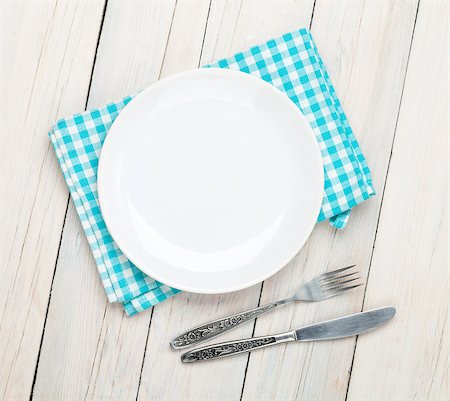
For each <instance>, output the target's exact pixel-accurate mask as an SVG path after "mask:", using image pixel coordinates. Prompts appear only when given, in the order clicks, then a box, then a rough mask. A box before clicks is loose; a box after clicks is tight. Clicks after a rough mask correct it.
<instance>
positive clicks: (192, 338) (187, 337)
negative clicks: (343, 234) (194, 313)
mask: <svg viewBox="0 0 450 401" xmlns="http://www.w3.org/2000/svg"><path fill="white" fill-rule="evenodd" d="M353 267H355V265H352V266H347V267H343V268H342V269H338V270H333V271H331V272H328V273H324V274H321V275H319V276H316V277H314V278H312V279H310V280H308V281H307V282H306V283H304V284H303V285H302V286H301V287H300V288H299V289H298V290H297V292H296V293H295V294H294V295H293V296H291V297H289V298H286V299H283V300H281V301H276V302H272V303H271V304H267V305H263V306H260V307H258V308H255V309H250V310H247V311H245V312H241V313H237V314H235V315H231V316H227V317H224V318H221V319H218V320H215V321H212V322H209V323H206V324H203V325H201V326H198V327H196V328H194V329H192V330H189V331H187V332H186V333H183V334H181V335H180V336H178V337H177V338H175V339H174V340H172V341H171V343H170V345H171V346H172V348H174V349H182V348H186V347H189V346H191V345H193V344H198V343H200V342H202V341H206V340H209V339H211V338H213V337H216V336H218V335H220V334H222V333H225V332H226V331H228V330H231V329H233V328H235V327H237V326H239V325H241V324H243V323H247V322H250V321H252V320H253V319H256V318H257V317H258V316H261V315H262V314H263V313H267V312H270V311H272V310H274V309H275V308H277V307H279V306H281V305H285V304H287V303H290V302H296V301H308V302H317V301H322V300H324V299H327V298H330V297H334V296H335V295H338V294H342V293H343V292H346V291H348V290H351V289H353V288H356V287H359V286H360V285H362V284H355V283H354V281H355V280H358V279H360V278H361V277H360V276H358V275H357V274H358V273H359V272H358V271H357V270H351V269H352V268H353Z"/></svg>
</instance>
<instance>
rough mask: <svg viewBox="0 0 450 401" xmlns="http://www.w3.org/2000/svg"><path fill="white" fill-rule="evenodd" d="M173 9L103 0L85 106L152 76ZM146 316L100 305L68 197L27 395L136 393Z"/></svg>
mask: <svg viewBox="0 0 450 401" xmlns="http://www.w3.org/2000/svg"><path fill="white" fill-rule="evenodd" d="M174 7H175V1H170V2H169V1H154V2H147V1H136V2H128V3H126V4H124V3H123V2H120V1H109V2H108V5H107V8H106V14H105V20H104V25H103V29H102V34H101V40H100V43H99V48H98V52H97V59H96V65H95V70H94V74H93V78H92V86H91V91H90V96H89V102H88V108H91V107H95V106H98V105H103V104H105V103H107V102H110V101H113V100H115V99H120V98H121V97H123V96H125V95H128V94H131V93H135V92H137V91H138V90H139V89H141V88H143V87H145V86H146V85H148V84H149V83H151V82H152V81H155V80H156V79H158V76H159V73H160V70H161V65H162V61H163V58H164V52H165V44H166V41H167V37H168V35H169V30H170V26H171V19H172V15H173V10H174ZM143 32H145V35H143ZM68 294H70V296H68ZM150 316H151V315H150V313H144V314H141V315H140V316H135V317H133V318H131V319H128V318H127V317H125V315H124V313H123V311H122V309H121V306H120V305H117V304H113V305H110V304H108V303H107V300H106V296H105V293H104V289H103V287H102V285H101V283H100V279H99V276H98V273H97V269H96V267H95V263H94V261H93V258H92V256H91V251H90V249H89V247H88V245H87V242H86V239H85V236H84V234H83V231H82V228H81V226H80V223H79V219H78V216H77V214H76V212H75V209H74V207H73V205H72V202H71V203H70V207H69V211H68V216H67V222H66V225H65V228H64V234H63V239H62V244H61V251H60V258H59V261H58V266H57V272H56V275H55V279H54V285H53V291H52V298H51V304H50V308H49V314H48V319H47V325H46V330H45V336H44V340H43V344H42V351H41V358H40V363H39V366H38V371H37V376H36V385H35V388H34V398H35V399H43V400H46V399H83V398H88V399H96V400H97V399H111V398H117V399H135V397H136V392H137V388H138V383H139V377H140V372H141V366H142V358H143V354H144V350H145V341H146V338H147V332H148V325H149V321H150ZM55 366H59V367H60V369H55Z"/></svg>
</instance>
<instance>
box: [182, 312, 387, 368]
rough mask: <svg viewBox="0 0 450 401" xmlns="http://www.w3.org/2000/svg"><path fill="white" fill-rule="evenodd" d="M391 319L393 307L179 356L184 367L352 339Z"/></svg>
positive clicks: (212, 346)
mask: <svg viewBox="0 0 450 401" xmlns="http://www.w3.org/2000/svg"><path fill="white" fill-rule="evenodd" d="M394 315H395V308H394V307H386V308H380V309H373V310H369V311H367V312H360V313H356V314H354V315H349V316H345V317H340V318H338V319H333V320H327V321H326V322H322V323H317V324H313V325H312V326H306V327H302V328H300V329H297V330H294V331H288V332H286V333H281V334H273V335H270V336H264V337H253V338H248V339H245V340H238V341H229V342H225V343H220V344H214V345H211V346H209V347H203V348H197V349H195V350H193V351H189V352H186V353H184V354H183V355H181V361H182V362H185V363H190V362H201V361H208V360H211V359H217V358H224V357H226V356H230V355H236V354H241V353H243V352H250V351H253V350H255V349H259V348H264V347H267V346H269V345H275V344H281V343H285V342H289V341H315V340H333V339H336V338H343V337H349V336H356V335H358V334H362V333H365V332H367V331H370V330H373V329H375V328H377V327H378V326H381V325H382V324H384V323H386V322H388V321H389V320H391V319H392V318H393V317H394Z"/></svg>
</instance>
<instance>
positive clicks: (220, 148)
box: [98, 69, 323, 293]
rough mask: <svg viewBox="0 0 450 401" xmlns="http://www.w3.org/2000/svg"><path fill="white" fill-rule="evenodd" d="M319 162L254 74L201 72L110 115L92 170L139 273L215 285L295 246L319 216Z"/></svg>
mask: <svg viewBox="0 0 450 401" xmlns="http://www.w3.org/2000/svg"><path fill="white" fill-rule="evenodd" d="M322 195H323V165H322V158H321V156H320V151H319V147H318V144H317V142H316V140H315V138H314V134H313V132H312V129H311V127H310V126H309V124H308V123H307V121H306V118H305V117H304V116H303V114H302V113H301V112H300V111H299V109H298V108H297V107H296V106H295V105H294V104H293V103H292V102H291V101H290V100H289V99H288V98H287V97H286V95H284V94H282V93H281V92H280V91H278V90H277V89H275V88H274V87H273V86H271V85H270V84H268V83H266V82H264V81H262V80H261V79H258V78H255V77H252V76H250V75H248V74H244V73H241V72H235V71H230V70H226V69H199V70H195V71H188V72H185V73H181V74H177V75H174V76H171V77H169V78H167V79H163V80H161V81H159V82H157V83H155V84H153V85H151V86H150V87H149V88H147V89H146V90H144V91H143V92H141V93H140V94H139V95H138V96H136V97H135V98H134V99H133V100H132V101H131V102H130V104H129V105H128V106H127V107H126V108H125V109H124V110H123V111H122V112H121V113H120V115H119V116H118V117H117V119H116V120H115V121H114V123H113V125H112V127H111V130H110V131H109V133H108V136H107V138H106V140H105V143H104V145H103V149H102V153H101V157H100V164H99V168H98V196H99V202H100V207H101V212H102V215H103V218H104V220H105V222H106V225H107V228H108V230H109V231H110V233H111V235H112V237H113V238H114V240H115V241H116V243H117V245H118V246H119V247H120V248H121V250H122V251H123V252H124V254H125V255H126V256H127V257H128V258H129V259H130V260H131V261H132V262H133V263H134V264H135V265H136V266H137V267H138V268H139V269H141V270H142V271H143V272H145V273H147V274H148V275H149V276H151V277H154V278H155V279H157V280H159V281H162V282H163V283H165V284H168V285H170V286H172V287H175V288H179V289H182V290H186V291H191V292H199V293H221V292H229V291H235V290H239V289H242V288H245V287H249V286H251V285H253V284H256V283H258V282H260V281H262V280H264V279H266V278H267V277H269V276H271V275H272V274H274V273H276V272H277V271H278V270H280V269H281V268H282V267H283V266H284V265H286V264H287V263H288V262H289V261H290V260H291V259H292V258H293V257H294V256H295V254H296V253H297V252H298V251H299V250H300V248H301V247H302V246H303V244H304V243H305V241H306V239H307V238H308V236H309V234H310V233H311V231H312V229H313V227H314V224H315V222H316V220H317V217H318V215H319V210H320V206H321V203H322Z"/></svg>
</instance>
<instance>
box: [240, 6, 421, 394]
mask: <svg viewBox="0 0 450 401" xmlns="http://www.w3.org/2000/svg"><path fill="white" fill-rule="evenodd" d="M416 9H417V4H416V3H413V2H402V3H398V2H397V3H395V2H364V1H346V2H339V3H338V2H328V1H320V0H319V1H318V2H317V3H316V7H315V12H314V18H313V21H312V32H313V35H314V38H315V41H316V43H317V46H318V49H319V51H320V53H321V55H322V57H323V58H324V62H325V64H326V65H327V67H328V71H329V73H330V75H331V79H332V81H333V83H334V85H335V87H336V90H337V93H338V95H339V96H340V98H341V99H342V102H343V107H344V110H345V111H346V113H347V115H348V118H349V120H350V123H351V125H352V127H353V129H354V131H355V133H356V136H357V138H358V140H359V142H360V144H361V147H362V149H363V151H364V154H365V155H366V157H367V159H368V160H369V164H370V167H371V170H372V173H373V176H374V184H375V188H377V189H378V190H379V191H381V192H382V188H383V185H384V180H385V176H386V171H387V168H388V162H389V154H390V150H391V146H392V140H393V135H394V130H395V123H396V118H397V114H398V109H399V105H400V99H401V93H402V86H403V81H404V76H405V72H406V65H407V59H408V52H405V51H404V49H405V48H409V45H410V42H411V35H412V31H413V27H414V20H415V14H416ZM398 21H402V24H398ZM380 29H382V31H383V35H380V34H379V32H380ZM381 77H383V82H382V83H381V82H380V78H381ZM374 114H375V115H374ZM380 132H382V133H383V134H382V135H380V134H379V133H380ZM380 205H381V196H377V197H375V198H373V199H371V200H370V201H368V202H366V203H365V204H363V205H361V206H359V207H357V208H356V209H355V210H354V211H352V216H351V219H350V222H349V224H348V226H347V228H346V229H345V230H343V231H339V230H335V229H333V228H331V227H329V225H328V224H327V223H325V224H319V225H318V226H317V227H316V228H315V230H314V232H313V234H312V236H311V237H310V239H309V240H308V243H307V245H306V246H305V247H304V248H303V250H302V251H301V252H300V254H299V255H298V256H297V258H296V259H295V260H294V261H293V262H291V263H290V264H289V265H288V266H287V267H286V268H285V269H283V270H282V271H281V272H280V273H279V274H278V275H275V276H273V277H272V278H270V279H269V280H267V281H266V282H265V283H264V288H263V293H262V299H261V302H262V303H265V302H269V301H272V300H275V299H278V298H283V297H286V296H289V295H290V294H292V293H293V292H294V291H295V289H296V287H297V286H299V284H300V280H301V279H302V278H303V277H305V276H306V277H308V276H312V275H314V274H317V273H318V272H324V271H326V270H327V269H332V268H338V267H342V266H346V265H350V264H357V266H358V268H359V269H360V270H361V273H362V276H363V277H364V278H365V277H367V273H368V270H369V266H370V260H371V254H372V244H373V240H374V237H375V232H376V228H377V219H378V214H379V209H380ZM363 296H364V289H357V290H355V291H354V292H352V293H347V294H345V295H342V296H339V297H336V298H332V299H330V300H327V301H324V302H322V303H320V304H301V305H295V306H294V307H292V306H289V307H287V308H285V310H282V311H279V312H278V314H277V315H274V316H263V317H261V318H260V319H258V323H257V326H256V331H255V334H256V335H263V334H266V333H270V332H279V331H284V330H286V329H288V328H294V327H300V326H302V325H306V324H311V323H313V322H315V321H320V320H325V319H329V318H334V317H338V316H341V315H345V314H348V313H354V312H358V311H360V310H361V309H362V301H363ZM354 346H355V339H352V338H348V339H345V340H341V341H338V342H323V343H320V342H319V343H308V344H287V345H283V346H281V347H282V348H283V349H281V350H280V349H271V348H267V349H265V350H263V351H261V352H258V353H252V354H251V356H250V363H249V368H248V372H247V379H246V384H245V388H244V392H243V400H245V399H249V400H252V399H255V398H256V397H258V395H259V394H261V393H262V394H263V396H262V398H263V399H289V400H291V399H297V400H301V399H307V400H309V399H313V400H318V399H327V400H344V399H345V397H346V391H347V383H348V379H349V373H350V370H351V366H352V357H353V349H354Z"/></svg>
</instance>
